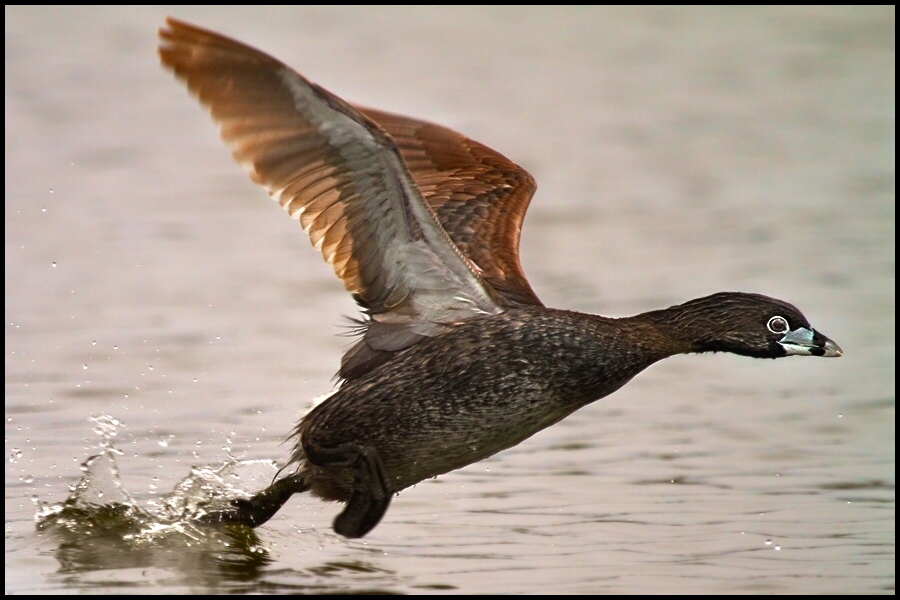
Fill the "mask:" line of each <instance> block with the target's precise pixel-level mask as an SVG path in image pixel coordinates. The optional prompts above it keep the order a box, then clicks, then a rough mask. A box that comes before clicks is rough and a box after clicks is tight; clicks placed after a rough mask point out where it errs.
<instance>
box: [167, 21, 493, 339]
mask: <svg viewBox="0 0 900 600" xmlns="http://www.w3.org/2000/svg"><path fill="white" fill-rule="evenodd" d="M167 24H168V28H167V29H166V28H164V29H161V30H160V32H159V35H160V40H161V43H160V48H159V53H160V58H161V60H162V62H163V64H164V65H165V66H167V67H168V68H170V69H172V70H173V71H174V72H175V74H176V75H177V76H178V77H179V78H180V79H182V80H183V81H184V82H185V83H186V84H187V86H188V88H189V89H190V90H191V91H192V92H193V93H194V94H195V95H197V96H198V97H199V99H200V101H201V103H202V104H203V105H204V106H206V107H207V108H208V109H209V110H210V112H211V113H212V116H213V118H214V119H215V121H216V122H217V123H218V124H219V126H220V128H221V133H222V137H223V139H224V140H225V141H226V142H228V144H229V145H230V146H231V149H232V152H233V154H234V156H235V158H236V159H237V160H238V161H239V162H241V163H242V164H244V165H245V167H246V168H247V169H248V170H249V171H250V175H251V177H252V178H253V180H254V181H256V182H258V183H260V184H261V185H263V186H264V187H266V189H267V190H268V191H269V193H270V194H271V195H272V196H273V197H274V198H276V199H277V200H278V201H279V202H280V203H281V205H282V206H283V207H284V208H285V209H286V210H288V212H289V213H290V214H291V216H293V217H294V218H296V219H298V220H299V221H300V222H301V224H302V225H303V228H304V230H305V231H306V232H307V233H308V234H309V236H310V239H311V241H312V243H313V245H315V246H316V248H318V249H319V250H320V251H321V252H322V254H323V256H324V257H325V259H326V260H327V261H328V262H329V263H331V264H332V266H333V267H334V270H335V273H336V274H337V275H338V277H339V278H340V279H341V280H342V281H343V282H344V285H345V287H346V288H347V289H348V290H349V291H351V292H353V293H354V294H355V295H356V297H357V299H358V300H359V302H360V303H361V304H362V305H363V306H364V307H366V308H367V309H368V310H369V312H370V314H373V315H384V318H383V319H382V320H388V321H390V322H391V323H392V324H393V330H396V331H397V333H396V334H394V335H390V336H386V337H383V338H382V337H379V336H377V335H375V333H376V332H373V331H372V329H371V327H370V328H369V330H368V331H367V337H369V338H370V342H372V343H376V342H377V343H382V342H383V343H384V344H386V345H398V344H399V345H401V346H402V345H403V343H401V341H400V340H402V339H406V338H407V337H409V333H410V332H411V331H412V332H415V333H419V334H424V335H428V334H429V331H430V329H429V328H430V326H431V325H433V324H434V323H438V322H446V321H455V320H460V319H466V318H470V317H472V316H474V315H477V314H483V313H486V312H487V313H494V312H498V310H499V306H498V301H497V299H496V294H495V293H494V292H493V290H491V289H490V288H489V284H486V282H485V281H484V280H483V279H482V278H481V276H480V274H479V273H478V272H477V271H478V270H477V268H476V267H475V266H474V265H473V264H472V263H471V261H469V260H468V259H467V258H465V255H463V254H462V253H461V251H460V250H459V249H458V248H456V246H455V245H454V244H453V242H452V240H451V239H450V237H449V236H448V234H447V233H446V231H445V230H444V229H443V228H442V227H441V226H440V224H439V221H438V219H437V216H436V215H435V214H434V212H433V211H432V210H431V209H430V208H429V207H428V204H427V202H425V201H424V199H423V198H422V196H421V193H420V192H419V190H418V187H417V186H416V184H415V180H414V179H413V178H412V176H411V174H410V173H409V170H408V169H407V167H406V165H405V164H404V162H403V159H402V157H401V155H400V153H399V150H398V149H397V147H396V145H395V143H394V141H393V140H392V139H391V138H390V137H389V136H388V135H387V134H386V133H385V132H384V131H383V130H382V129H381V128H380V127H379V126H378V125H377V124H376V123H374V122H373V121H371V120H370V119H369V118H367V117H366V116H365V115H363V114H361V113H360V112H359V111H357V110H356V109H355V108H353V107H352V106H350V105H349V104H347V103H346V102H344V101H343V100H341V99H340V98H338V97H336V96H334V95H333V94H331V93H329V92H328V91H326V90H324V89H322V88H321V87H319V86H317V85H315V84H312V83H310V82H308V81H306V80H305V79H304V78H303V77H302V76H300V75H299V74H297V73H296V72H295V71H293V70H291V69H290V68H288V67H286V66H285V65H284V64H282V63H281V62H280V61H278V60H276V59H274V58H272V57H270V56H268V55H266V54H263V53H262V52H259V51H258V50H256V49H254V48H251V47H249V46H246V45H245V44H241V43H240V42H237V41H234V40H231V39H228V38H225V37H223V36H221V35H219V34H216V33H214V32H210V31H206V30H203V29H200V28H197V27H194V26H192V25H189V24H186V23H182V22H179V21H177V20H174V19H168V20H167ZM376 320H379V319H377V318H376ZM398 326H399V328H398ZM404 328H405V332H404ZM432 329H433V328H432ZM369 334H372V335H369Z"/></svg>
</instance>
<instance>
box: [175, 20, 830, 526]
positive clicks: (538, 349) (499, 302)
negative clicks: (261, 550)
mask: <svg viewBox="0 0 900 600" xmlns="http://www.w3.org/2000/svg"><path fill="white" fill-rule="evenodd" d="M158 53H159V57H160V62H161V64H162V66H163V67H164V68H166V69H168V70H169V71H171V72H172V73H173V74H174V75H175V77H176V78H177V79H178V80H180V81H181V82H182V83H183V84H185V85H186V86H187V88H188V90H189V91H190V92H191V93H192V94H193V95H194V96H196V97H197V99H199V101H200V104H202V105H203V106H204V107H205V108H206V109H207V110H208V111H209V112H210V113H211V115H212V118H213V120H214V121H215V123H216V124H218V127H219V130H220V133H221V137H222V139H223V140H224V142H225V143H226V144H227V145H228V146H229V147H230V149H231V152H232V154H233V156H234V159H235V160H236V161H237V162H238V163H239V164H241V165H242V166H243V167H244V168H245V169H246V170H247V171H248V173H249V175H250V177H251V179H252V180H253V181H254V182H256V183H257V184H259V185H261V186H262V187H263V188H265V190H266V191H267V192H268V193H269V194H270V195H271V196H272V198H274V199H275V200H276V201H277V202H278V203H279V204H280V205H281V206H282V207H283V208H284V209H285V210H286V211H287V212H288V214H289V215H290V216H291V217H293V218H294V219H296V220H297V221H299V222H300V225H301V226H302V228H303V230H304V231H305V232H306V233H307V234H308V236H309V238H310V241H311V242H312V245H313V246H314V248H316V249H317V250H319V251H320V252H321V254H322V256H323V258H324V259H325V261H326V262H327V263H328V264H330V265H331V267H332V268H333V270H334V273H335V274H336V275H337V277H338V278H339V279H340V280H341V282H343V285H344V287H345V288H346V290H347V291H348V292H349V293H350V294H351V295H352V297H353V299H354V300H355V301H356V303H357V305H358V306H359V309H360V316H359V317H358V319H356V320H355V329H356V333H357V334H358V338H357V339H356V341H355V342H354V343H353V344H352V345H351V346H350V347H349V349H348V350H347V351H346V352H345V353H344V355H343V357H342V358H341V363H340V368H339V370H338V373H337V376H336V377H337V382H338V385H337V387H336V389H335V391H334V392H333V393H331V395H330V396H328V397H327V398H326V399H325V400H324V401H323V402H321V403H320V404H318V405H317V406H315V407H314V408H313V409H312V410H311V411H310V412H308V413H307V414H306V415H305V416H303V417H302V418H301V419H300V421H299V423H298V424H297V426H296V427H295V428H294V429H293V430H292V432H291V434H290V436H291V439H292V440H293V442H294V447H293V451H292V453H291V455H290V460H289V462H288V463H287V464H286V465H285V466H286V467H290V468H291V472H290V474H288V475H286V476H284V477H281V478H280V479H278V478H276V480H275V481H273V483H272V484H271V485H270V486H269V487H267V488H265V489H263V490H262V491H260V492H258V493H257V494H255V495H253V496H251V497H248V498H238V499H234V500H232V501H231V504H230V505H229V506H228V508H226V509H223V510H220V511H211V512H210V513H209V514H208V515H207V517H208V520H210V521H215V522H226V523H241V524H244V525H247V526H250V527H257V526H259V525H261V524H263V523H265V522H266V521H268V520H269V519H270V518H271V517H272V516H273V515H274V514H276V513H277V511H278V510H280V508H281V507H282V506H283V505H284V504H285V503H286V502H287V501H288V499H289V498H291V497H292V496H293V495H294V494H297V493H300V492H310V493H311V494H313V495H314V496H316V497H318V498H321V499H323V500H330V501H338V502H342V503H344V504H345V506H344V507H343V509H342V510H341V512H340V513H339V514H338V515H337V516H336V517H335V519H334V522H333V529H334V531H335V532H336V533H338V534H339V535H341V536H344V537H347V538H359V537H363V536H365V535H366V534H368V533H369V532H370V531H371V530H372V529H373V528H374V527H375V526H376V525H377V524H378V523H379V522H380V521H381V519H382V517H383V516H384V515H385V513H386V511H387V509H388V507H389V505H390V502H391V498H392V497H393V496H394V495H395V494H396V493H398V492H399V491H401V490H403V489H405V488H408V487H410V486H412V485H414V484H416V483H418V482H420V481H423V480H425V479H430V478H434V477H436V476H438V475H441V474H444V473H447V472H450V471H453V470H456V469H460V468H462V467H465V466H466V465H469V464H472V463H475V462H478V461H481V460H483V459H485V458H487V457H489V456H492V455H494V454H496V453H498V452H500V451H502V450H505V449H507V448H511V447H513V446H515V445H517V444H519V443H520V442H523V441H524V440H526V439H528V438H529V437H531V436H532V435H534V434H535V433H537V432H539V431H541V430H543V429H545V428H547V427H550V426H551V425H553V424H555V423H557V422H559V421H560V420H562V419H564V418H565V417H567V416H568V415H570V414H572V413H573V412H575V411H576V410H578V409H579V408H582V407H584V406H586V405H589V404H591V403H593V402H595V401H597V400H599V399H600V398H603V397H605V396H607V395H609V394H611V393H613V392H615V391H616V390H618V389H619V388H621V387H622V386H623V385H625V384H626V383H628V382H629V381H630V380H631V379H632V378H633V377H634V376H635V375H637V374H638V373H640V372H641V371H643V370H644V369H646V368H647V367H649V366H651V365H652V364H654V363H656V362H658V361H660V360H663V359H665V358H667V357H671V356H674V355H677V354H686V353H704V352H729V353H733V354H737V355H741V356H748V357H753V358H769V359H777V358H782V357H786V356H822V357H839V356H842V355H843V351H842V350H841V348H840V347H839V346H838V345H837V344H836V343H835V342H834V341H832V340H831V339H829V338H828V337H826V336H825V335H823V334H822V333H820V332H819V331H818V330H816V329H814V328H813V327H812V326H811V325H810V323H809V321H808V320H807V318H806V317H805V316H804V315H803V314H802V313H801V312H800V310H799V309H797V308H796V307H795V306H793V305H792V304H790V303H788V302H786V301H783V300H779V299H776V298H771V297H768V296H765V295H762V294H756V293H746V292H719V293H715V294H712V295H708V296H705V297H701V298H697V299H694V300H689V301H687V302H684V303H682V304H678V305H676V306H671V307H668V308H663V309H659V310H652V311H649V312H644V313H641V314H638V315H635V316H632V317H623V318H610V317H604V316H599V315H594V314H588V313H580V312H573V311H568V310H561V309H554V308H550V307H547V306H545V305H544V304H543V303H542V302H541V300H540V299H539V298H538V296H537V294H536V293H535V292H534V290H533V289H532V287H531V285H530V284H529V282H528V280H527V279H526V277H525V274H524V271H523V269H522V266H521V263H520V260H519V241H520V234H521V229H522V222H523V219H524V217H525V212H526V209H527V208H528V205H529V203H530V201H531V198H532V196H533V194H534V192H535V189H536V184H535V180H534V179H533V177H532V176H531V175H530V174H529V173H528V172H527V171H526V170H525V169H523V168H522V167H520V166H518V165H517V164H515V163H514V162H512V161H511V160H510V159H508V158H507V157H505V156H503V155H501V154H500V153H498V152H496V151H494V150H492V149H491V148H488V147H487V146H485V145H483V144H480V143H478V142H476V141H474V140H471V139H469V138H467V137H466V136H464V135H462V134H460V133H457V132H455V131H453V130H451V129H448V128H446V127H443V126H440V125H436V124H432V123H429V122H426V121H422V120H418V119H415V118H410V117H406V116H400V115H395V114H392V113H389V112H384V111H381V110H375V109H371V108H366V107H363V106H358V105H355V104H351V103H349V102H347V101H345V100H343V99H341V98H339V97H338V96H336V95H334V94H332V93H331V92H329V91H327V90H326V89H324V88H322V87H321V86H319V85H317V84H315V83H312V82H310V81H308V80H307V79H306V78H304V77H303V76H302V75H300V74H299V73H298V72H296V71H294V70H293V69H292V68H290V67H288V66H286V65H285V64H284V63H282V62H281V61H279V60H277V59H275V58H273V57H271V56H269V55H267V54H265V53H263V52H261V51H259V50H257V49H255V48H252V47H250V46H248V45H245V44H243V43H241V42H238V41H236V40H233V39H230V38H228V37H225V36H223V35H220V34H218V33H215V32H213V31H209V30H205V29H202V28H200V27H197V26H195V25H192V24H189V23H186V22H183V21H180V20H177V19H174V18H172V17H169V18H167V19H166V22H165V25H164V26H163V27H161V28H160V29H159V47H158Z"/></svg>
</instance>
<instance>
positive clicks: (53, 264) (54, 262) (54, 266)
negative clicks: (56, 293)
mask: <svg viewBox="0 0 900 600" xmlns="http://www.w3.org/2000/svg"><path fill="white" fill-rule="evenodd" d="M50 266H51V267H53V268H54V269H55V268H56V261H55V260H54V261H53V262H52V263H50Z"/></svg>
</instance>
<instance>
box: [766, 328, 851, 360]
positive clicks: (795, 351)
mask: <svg viewBox="0 0 900 600" xmlns="http://www.w3.org/2000/svg"><path fill="white" fill-rule="evenodd" d="M778 343H779V344H781V346H782V348H784V351H785V352H786V353H787V355H788V356H791V355H795V356H835V357H837V356H843V355H844V351H843V350H841V347H840V346H838V345H837V344H835V343H834V342H833V341H831V340H830V339H828V338H827V337H826V336H824V335H822V334H821V333H819V332H818V331H816V330H815V329H807V328H806V327H798V328H797V329H794V330H793V331H788V332H787V333H786V334H784V337H783V338H781V339H780V340H778Z"/></svg>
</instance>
